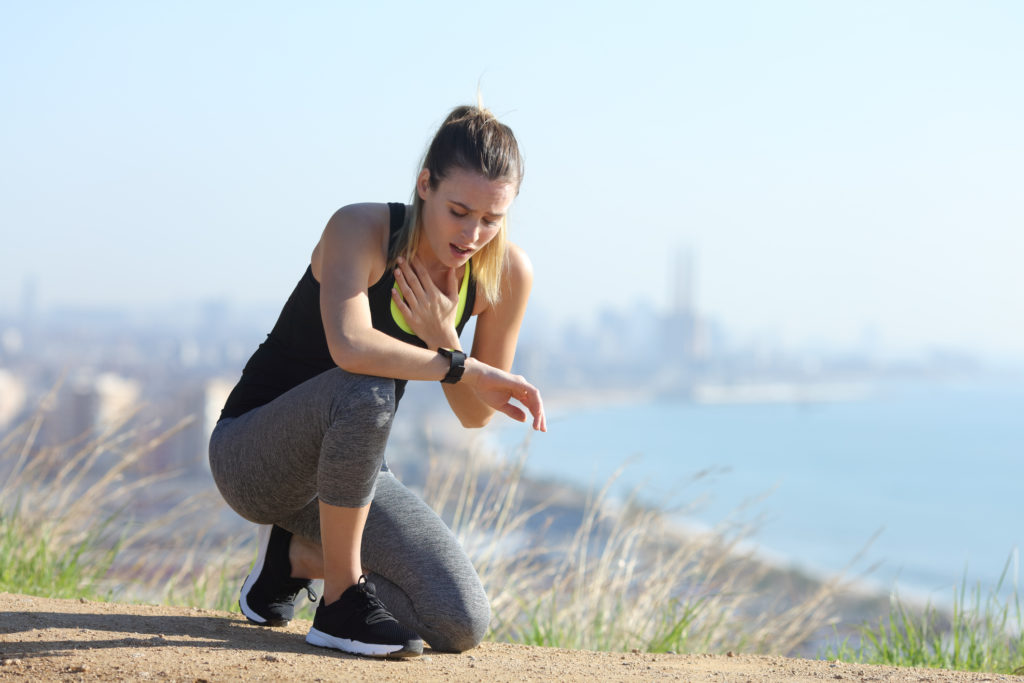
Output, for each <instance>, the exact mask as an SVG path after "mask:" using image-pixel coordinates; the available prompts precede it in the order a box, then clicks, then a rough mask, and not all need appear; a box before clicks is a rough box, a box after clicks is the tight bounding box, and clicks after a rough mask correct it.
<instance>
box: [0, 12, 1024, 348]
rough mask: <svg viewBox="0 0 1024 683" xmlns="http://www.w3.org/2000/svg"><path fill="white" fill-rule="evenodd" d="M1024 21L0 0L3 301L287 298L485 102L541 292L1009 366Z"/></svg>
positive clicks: (574, 302) (793, 339)
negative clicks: (449, 125) (347, 218)
mask: <svg viewBox="0 0 1024 683" xmlns="http://www.w3.org/2000/svg"><path fill="white" fill-rule="evenodd" d="M1021 36H1024V3H1021V2H1017V1H1015V0H1006V1H1005V2H981V1H966V0H965V1H964V2H936V1H932V0H927V1H921V2H896V1H878V2H868V1H865V0H858V1H856V2H820V1H817V0H814V1H808V2H659V3H645V2H634V3H623V2H619V3H614V4H602V3H595V2H580V3H570V2H564V3H561V2H543V3H531V2H525V3H524V2H504V3H495V4H490V5H484V4H482V3H476V2H474V3H440V2H435V3H423V2H415V3H407V4H392V3H386V2H381V3H358V6H357V3H343V2H323V3H316V2H302V3H257V2H244V3H242V2H238V3H231V2H192V3H189V2H173V3H139V2H124V3H116V2H71V1H70V0H69V1H68V2H60V3H54V2H30V3H29V2H26V3H13V2H7V3H4V4H3V5H0V88H2V90H0V92H2V106H0V122H2V126H0V230H2V241H0V254H2V260H0V312H3V311H6V312H12V311H15V310H17V307H18V305H19V301H20V296H21V291H22V287H23V285H24V282H25V281H26V279H27V278H34V280H35V282H36V283H37V289H38V293H39V300H40V303H41V305H42V306H44V307H50V306H54V305H67V304H71V305H87V306H112V305H122V304H130V305H132V306H140V305H146V304H152V305H162V304H164V303H166V302H172V301H198V300H203V299H226V300H230V301H234V302H238V303H257V302H259V303H269V302H283V301H284V298H285V297H286V296H287V294H288V293H289V291H290V290H291V287H292V286H293V285H294V283H295V281H296V280H297V279H298V277H299V275H301V273H302V271H303V269H304V268H305V265H306V264H307V263H308V258H309V252H310V250H311V249H312V247H313V245H314V244H315V242H316V240H317V237H318V236H319V233H320V231H321V229H322V228H323V225H324V223H325V221H326V220H327V218H328V217H329V216H330V215H331V213H333V211H334V210H335V209H336V208H337V207H339V206H341V205H344V204H346V203H350V202H357V201H400V200H407V199H408V198H409V196H410V192H411V188H412V180H413V178H414V175H415V171H416V166H417V163H418V161H419V159H420V156H421V154H422V152H423V150H424V147H425V144H426V143H427V141H428V139H429V136H430V135H431V134H432V132H433V130H434V129H435V127H436V126H437V124H438V123H439V122H440V120H441V119H442V118H443V117H444V115H445V113H446V112H447V110H448V109H450V108H451V107H452V106H454V105H456V104H460V103H464V102H468V101H472V100H473V98H474V97H475V93H476V90H477V85H478V83H479V84H480V87H481V89H482V92H483V95H484V99H485V103H486V104H487V105H489V106H490V107H491V108H492V109H493V110H494V111H495V112H496V113H497V114H498V115H499V116H501V117H502V118H503V119H504V120H505V121H506V122H507V123H508V124H509V125H511V126H512V127H513V129H514V130H515V132H516V135H517V136H518V138H519V140H520V143H521V146H522V149H523V152H524V155H525V157H526V179H525V182H524V184H523V188H522V193H521V195H520V197H519V199H518V200H517V203H516V205H515V206H514V209H513V224H512V229H513V240H514V241H517V242H518V243H520V244H521V245H522V246H524V247H525V248H526V250H527V251H528V253H529V254H530V256H531V258H532V259H533V262H534V266H535V269H536V281H535V292H534V298H533V304H534V305H535V306H538V307H539V308H540V309H542V310H544V311H547V312H549V313H551V314H555V315H558V316H566V317H573V316H579V317H580V318H582V319H585V318H586V317H588V316H591V315H593V313H594V312H595V311H597V310H598V309H600V308H601V307H605V306H614V307H626V306H633V305H637V304H638V303H640V302H646V303H647V304H649V305H651V306H654V307H664V306H666V305H667V303H668V301H669V300H670V293H669V282H670V277H669V268H670V265H671V263H672V260H673V255H674V254H675V253H676V252H677V250H678V249H679V248H681V247H687V246H689V247H692V248H693V249H694V251H695V254H696V263H697V279H696V285H697V297H698V301H699V304H700V307H701V309H702V310H704V311H706V312H708V313H710V314H712V315H714V316H715V317H717V318H718V319H720V320H721V321H723V323H724V324H725V325H726V326H727V327H728V328H730V329H733V330H736V331H737V332H739V333H742V334H744V335H747V336H749V337H756V336H757V335H765V336H766V337H770V338H772V339H776V340H781V341H784V342H789V343H801V344H803V343H808V342H813V341H816V340H817V341H822V342H827V343H833V344H839V345H852V344H855V343H857V341H858V340H859V339H861V337H862V335H863V333H864V331H865V330H866V329H872V330H874V331H875V333H876V334H877V335H878V338H879V339H880V341H881V342H882V343H883V345H885V346H886V347H891V348H917V347H931V346H960V347H966V348H970V349H974V350H977V351H979V352H983V353H991V354H1015V355H1022V354H1024V304H1022V301H1021V295H1022V292H1024V265H1022V261H1024V230H1022V227H1024V191H1022V189H1021V188H1024V82H1022V81H1024V40H1022V39H1021Z"/></svg>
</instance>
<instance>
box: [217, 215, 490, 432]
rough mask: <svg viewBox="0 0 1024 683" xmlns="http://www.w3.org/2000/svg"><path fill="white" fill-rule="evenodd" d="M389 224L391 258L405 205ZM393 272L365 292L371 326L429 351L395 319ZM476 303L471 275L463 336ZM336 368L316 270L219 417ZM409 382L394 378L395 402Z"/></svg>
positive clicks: (310, 271)
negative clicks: (392, 296) (368, 301)
mask: <svg viewBox="0 0 1024 683" xmlns="http://www.w3.org/2000/svg"><path fill="white" fill-rule="evenodd" d="M388 210H389V213H390V223H389V232H388V255H389V257H390V256H392V255H393V251H394V249H395V245H396V244H397V242H398V236H399V235H400V234H401V233H402V230H405V229H408V228H407V226H406V215H407V213H408V211H407V210H406V206H405V204H398V203H390V204H388ZM394 284H395V274H394V271H393V270H392V269H391V268H385V269H384V274H383V275H382V276H381V278H380V279H379V280H378V281H377V282H376V283H374V285H373V286H372V287H370V289H369V290H368V291H367V294H368V296H369V300H370V316H371V318H372V320H373V327H374V329H376V330H380V331H381V332H383V333H384V334H386V335H388V336H390V337H394V338H395V339H399V340H401V341H404V342H406V343H408V344H414V345H416V346H419V347H422V348H426V347H427V345H426V343H425V342H424V341H423V340H421V339H420V338H419V337H417V336H416V335H413V334H409V333H408V332H405V331H404V330H402V328H401V327H399V326H398V323H397V322H395V320H394V318H393V317H392V315H391V288H392V287H393V286H394ZM475 300H476V282H475V280H474V279H473V274H472V272H470V280H469V287H468V292H467V295H466V305H465V308H464V310H463V312H462V316H461V317H460V318H459V320H458V322H457V324H456V326H455V329H456V330H457V331H458V333H459V334H462V329H463V328H464V327H465V326H466V323H467V322H468V321H469V318H470V316H471V315H472V314H473V305H474V302H475ZM334 367H337V366H336V365H335V363H334V361H333V360H332V359H331V352H330V350H329V349H328V348H327V335H326V334H325V333H324V323H323V319H322V318H321V316H320V283H319V282H317V281H316V278H314V277H313V267H312V266H309V267H308V268H306V272H305V273H304V274H303V276H302V278H301V279H300V280H299V283H298V284H297V285H295V289H294V290H293V291H292V294H291V296H289V297H288V301H286V302H285V304H284V308H282V309H281V314H280V315H279V316H278V318H277V322H276V323H275V324H274V328H273V329H272V330H271V331H270V334H268V335H267V340H266V341H265V342H263V343H262V344H260V345H259V348H257V349H256V352H255V353H254V354H252V357H251V358H249V362H248V363H246V364H245V369H244V370H242V377H241V379H239V380H238V384H236V385H235V388H234V389H232V391H231V394H229V395H228V399H227V401H226V402H225V403H224V409H223V410H222V411H221V413H220V418H221V419H224V418H226V417H238V416H239V415H242V414H243V413H246V412H248V411H250V410H252V409H253V408H258V407H259V406H262V405H264V404H267V403H270V402H271V401H273V400H274V399H275V398H277V397H278V396H280V395H281V394H283V393H284V392H286V391H288V390H289V389H291V388H292V387H296V386H298V385H299V384H302V383H303V382H305V381H306V380H308V379H311V378H313V377H315V376H317V375H319V374H320V373H321V372H325V371H327V370H330V369H332V368H334ZM406 381H407V380H404V379H396V380H395V400H396V404H397V401H398V400H400V399H401V398H402V394H403V393H405V384H406Z"/></svg>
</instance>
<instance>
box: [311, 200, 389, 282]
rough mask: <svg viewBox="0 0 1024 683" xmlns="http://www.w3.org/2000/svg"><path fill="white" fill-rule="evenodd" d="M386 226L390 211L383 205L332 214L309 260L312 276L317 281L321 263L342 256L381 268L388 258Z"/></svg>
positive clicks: (346, 208) (356, 206)
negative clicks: (361, 258)
mask: <svg viewBox="0 0 1024 683" xmlns="http://www.w3.org/2000/svg"><path fill="white" fill-rule="evenodd" d="M388 222H389V207H388V205H387V204H384V203H377V202H366V203H362V204H348V205H346V206H343V207H341V208H340V209H338V210H337V211H335V212H334V214H333V215H332V216H331V218H330V219H329V220H328V221H327V225H326V227H324V231H323V234H321V235H320V240H319V241H318V242H317V244H316V247H314V249H313V254H312V256H311V257H310V262H311V265H312V267H313V276H314V277H316V279H317V280H318V281H320V271H321V267H322V264H323V262H324V260H325V259H327V260H331V261H333V260H334V258H332V257H335V256H340V255H342V253H345V254H348V255H349V256H356V257H359V256H369V257H371V258H372V259H373V261H374V264H373V265H374V266H376V265H377V264H376V261H377V260H380V261H381V264H383V261H384V258H385V257H386V255H387V245H388ZM380 268H383V265H380ZM375 269H377V268H375Z"/></svg>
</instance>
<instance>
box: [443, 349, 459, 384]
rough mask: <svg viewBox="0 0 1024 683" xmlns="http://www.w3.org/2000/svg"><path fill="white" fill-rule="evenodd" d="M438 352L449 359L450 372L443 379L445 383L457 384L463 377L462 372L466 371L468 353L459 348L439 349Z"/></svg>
mask: <svg viewBox="0 0 1024 683" xmlns="http://www.w3.org/2000/svg"><path fill="white" fill-rule="evenodd" d="M437 352H438V353H439V354H441V355H442V356H444V357H445V358H447V359H448V363H449V365H448V374H447V375H445V376H444V379H442V380H441V381H442V382H443V383H445V384H455V383H456V382H458V381H459V380H460V379H462V373H464V372H465V371H466V354H464V353H463V352H462V351H459V350H458V349H438V350H437Z"/></svg>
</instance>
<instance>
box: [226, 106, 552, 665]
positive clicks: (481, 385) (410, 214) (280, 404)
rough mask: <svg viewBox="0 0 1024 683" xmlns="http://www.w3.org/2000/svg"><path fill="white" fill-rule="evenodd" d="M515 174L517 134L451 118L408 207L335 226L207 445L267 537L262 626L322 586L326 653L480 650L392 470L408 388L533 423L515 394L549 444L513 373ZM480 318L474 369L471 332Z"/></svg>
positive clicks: (454, 575) (430, 524)
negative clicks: (421, 386)
mask: <svg viewBox="0 0 1024 683" xmlns="http://www.w3.org/2000/svg"><path fill="white" fill-rule="evenodd" d="M522 178H523V165H522V160H521V158H520V155H519V149H518V145H517V143H516V139H515V137H514V136H513V134H512V131H511V130H510V129H509V128H508V127H507V126H505V125H504V124H501V123H500V122H498V121H497V119H495V118H494V116H493V115H491V114H490V112H488V111H486V110H483V109H480V108H477V107H458V108H456V109H455V110H453V111H452V112H451V114H449V116H448V117H447V119H445V121H444V123H443V124H442V125H441V127H440V129H439V130H438V131H437V134H436V135H435V136H434V139H433V141H432V142H431V144H430V147H429V149H428V151H427V155H426V158H425V159H424V163H423V168H422V170H421V171H420V173H419V175H418V177H417V179H416V191H415V196H414V200H413V204H412V206H411V207H406V206H405V205H403V204H388V205H384V204H357V205H352V206H346V207H344V208H342V209H340V210H339V211H338V212H337V213H335V214H334V216H333V217H332V218H331V219H330V221H329V222H328V223H327V227H326V228H325V229H324V232H323V235H322V236H321V238H320V241H319V243H318V244H317V245H316V247H315V249H314V250H313V254H312V258H311V262H310V266H309V268H308V269H307V270H306V273H305V275H304V276H303V277H302V279H301V280H300V281H299V283H298V285H297V286H296V288H295V290H294V291H293V292H292V294H291V296H290V297H289V299H288V301H287V303H286V304H285V306H284V308H283V309H282V311H281V315H280V317H279V318H278V320H277V323H276V324H275V325H274V329H273V330H272V331H271V333H270V334H269V335H268V336H267V340H266V341H265V342H264V343H263V344H261V345H260V347H259V348H258V349H257V351H256V353H255V354H253V356H252V358H250V360H249V362H248V363H247V364H246V367H245V370H244V371H243V373H242V377H241V379H240V380H239V382H238V385H237V386H236V387H235V388H234V390H233V391H232V393H231V395H230V396H229V397H228V400H227V402H226V404H225V406H224V410H223V412H222V413H221V419H220V421H219V422H218V424H217V426H216V428H215V429H214V432H213V435H212V437H211V439H210V466H211V470H212V472H213V476H214V479H215V481H216V482H217V486H218V488H219V489H220V491H221V493H222V494H223V496H224V499H225V500H226V501H227V502H228V504H229V505H230V506H231V507H232V508H234V510H235V511H237V512H238V513H239V514H240V515H242V516H243V517H245V518H246V519H248V520H250V521H253V522H256V523H258V524H261V525H263V526H262V527H261V531H260V540H259V549H258V553H257V558H256V563H255V565H254V566H253V569H252V571H251V572H250V574H249V576H248V577H247V578H246V580H245V582H244V583H243V585H242V590H241V594H240V598H239V605H240V607H241V609H242V612H243V613H244V614H245V616H246V617H247V618H248V619H249V620H250V621H251V622H253V623H257V624H263V625H269V626H277V625H284V624H287V623H288V621H289V620H290V619H291V618H292V615H293V610H294V602H295V600H296V598H297V596H298V595H299V593H300V592H302V591H303V590H306V591H307V592H308V594H309V596H310V599H313V600H315V599H316V598H315V596H314V595H313V593H312V590H311V587H310V585H311V580H312V579H315V578H323V580H324V592H323V596H322V598H321V600H320V603H319V605H318V606H317V609H316V614H315V617H314V620H313V627H312V628H311V629H310V631H309V634H308V635H307V637H306V640H307V641H308V642H310V643H312V644H314V645H319V646H323V647H333V648H337V649H339V650H343V651H345V652H351V653H355V654H362V655H369V656H378V657H405V656H413V655H418V654H420V653H421V652H422V650H423V640H422V639H426V640H427V642H428V643H430V645H431V646H432V647H433V648H434V649H436V650H445V651H463V650H466V649H469V648H471V647H474V646H475V645H477V644H478V643H479V642H480V640H481V639H482V637H483V635H484V632H485V631H486V629H487V625H488V621H489V619H490V607H489V604H488V602H487V597H486V595H485V594H484V591H483V587H482V586H481V585H480V580H479V578H478V577H477V575H476V572H475V571H474V569H473V567H472V565H471V564H470V562H469V559H468V558H467V557H466V555H465V553H464V552H463V551H462V549H461V548H460V547H459V544H458V542H457V541H456V540H455V538H454V536H453V534H452V533H451V531H449V530H448V528H447V527H445V525H444V523H443V522H442V521H441V520H440V518H438V517H437V515H436V514H434V513H433V511H431V510H430V508H428V507H427V506H426V505H425V504H424V503H423V502H422V501H421V500H420V499H419V498H417V497H416V496H415V495H414V494H412V493H411V492H410V491H408V490H407V489H406V488H405V487H404V486H402V485H401V484H400V483H399V482H398V481H397V480H396V479H395V478H394V476H393V475H391V474H390V472H388V471H387V465H386V463H384V448H385V445H386V442H387V438H388V433H389V431H390V428H391V420H392V418H393V416H394V412H395V409H396V407H397V404H398V401H399V399H400V398H401V396H402V392H403V390H404V388H405V383H406V381H408V380H432V381H437V380H440V381H441V382H443V387H444V393H445V397H446V398H447V400H448V403H449V405H450V406H451V409H452V411H453V412H454V413H455V414H456V415H457V416H458V418H459V420H460V421H461V422H462V424H463V425H464V426H466V427H479V426H483V425H484V424H486V423H487V422H488V421H489V420H490V418H491V416H492V415H493V414H494V412H495V411H500V412H502V413H505V414H506V415H508V416H509V417H511V418H513V419H516V420H519V421H524V420H526V418H527V414H526V412H525V411H524V410H523V409H521V408H520V407H518V406H516V405H514V404H513V403H512V402H511V401H512V400H516V401H518V402H520V403H521V404H522V405H523V406H524V407H525V408H526V409H527V411H529V413H530V415H531V416H532V420H533V428H534V429H537V430H540V431H546V424H545V416H544V409H543V405H542V402H541V397H540V393H539V392H538V391H537V389H536V388H535V387H533V386H532V385H531V384H530V383H528V382H527V381H526V380H525V379H524V378H522V377H519V376H516V375H512V374H510V373H509V369H510V368H511V366H512V359H513V356H514V354H515V348H516V340H517V337H518V334H519V327H520V324H521V322H522V319H523V314H524V312H525V310H526V302H527V297H528V296H529V290H530V285H531V281H532V273H531V269H530V263H529V261H528V259H527V257H526V255H525V254H524V253H523V252H522V251H521V250H520V249H518V248H517V247H515V246H514V245H511V244H509V243H508V242H507V241H506V231H507V220H506V217H507V213H508V209H509V206H510V205H511V203H512V200H513V199H514V198H515V196H516V195H517V194H518V192H519V186H520V183H521V182H522ZM471 315H476V316H478V317H477V324H476V331H475V334H474V341H473V349H472V353H471V354H470V355H469V356H466V355H465V354H464V353H463V352H462V347H461V346H460V345H459V336H458V335H459V333H460V332H461V330H462V328H463V326H464V325H465V324H466V322H467V321H468V319H469V317H470V316H471ZM371 503H372V504H371ZM367 575H368V576H369V579H372V581H371V580H369V579H368V578H367ZM385 605H387V607H385ZM421 638H422V639H421Z"/></svg>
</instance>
